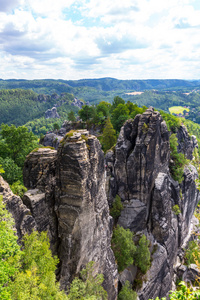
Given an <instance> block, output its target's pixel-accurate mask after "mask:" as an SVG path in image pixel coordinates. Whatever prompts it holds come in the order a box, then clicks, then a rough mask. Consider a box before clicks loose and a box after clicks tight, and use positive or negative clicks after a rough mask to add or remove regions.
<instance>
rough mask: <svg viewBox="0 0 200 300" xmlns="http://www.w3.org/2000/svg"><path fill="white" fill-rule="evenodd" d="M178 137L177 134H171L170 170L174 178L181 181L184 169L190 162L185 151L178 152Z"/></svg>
mask: <svg viewBox="0 0 200 300" xmlns="http://www.w3.org/2000/svg"><path fill="white" fill-rule="evenodd" d="M177 146H178V142H177V137H176V135H175V134H172V135H171V136H170V151H171V153H170V156H171V160H170V165H169V168H170V172H171V175H172V177H173V179H174V180H176V181H178V182H179V183H181V182H182V181H183V171H184V166H185V165H186V164H187V163H188V162H187V159H186V158H185V155H184V154H183V153H178V151H177Z"/></svg>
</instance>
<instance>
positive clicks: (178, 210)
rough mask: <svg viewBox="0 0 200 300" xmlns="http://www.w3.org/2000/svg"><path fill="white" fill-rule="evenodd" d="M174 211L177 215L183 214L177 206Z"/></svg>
mask: <svg viewBox="0 0 200 300" xmlns="http://www.w3.org/2000/svg"><path fill="white" fill-rule="evenodd" d="M172 211H173V212H174V213H175V215H179V214H180V213H181V210H180V208H179V206H178V205H177V204H176V205H174V206H173V207H172Z"/></svg>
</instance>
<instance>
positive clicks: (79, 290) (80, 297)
mask: <svg viewBox="0 0 200 300" xmlns="http://www.w3.org/2000/svg"><path fill="white" fill-rule="evenodd" d="M93 273H94V262H93V261H91V262H89V263H88V264H87V265H86V268H85V269H83V270H82V271H81V272H80V277H81V279H79V278H75V279H74V280H73V281H72V284H71V286H70V291H69V294H68V297H69V299H70V300H84V299H85V300H87V299H88V300H89V299H91V300H104V299H105V300H106V299H107V292H106V291H105V290H104V288H103V287H102V283H103V280H104V278H103V275H102V274H97V275H96V276H93Z"/></svg>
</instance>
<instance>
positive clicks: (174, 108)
mask: <svg viewBox="0 0 200 300" xmlns="http://www.w3.org/2000/svg"><path fill="white" fill-rule="evenodd" d="M184 110H186V111H189V108H185V107H183V106H172V107H170V108H169V111H170V113H171V114H182V113H183V111H184Z"/></svg>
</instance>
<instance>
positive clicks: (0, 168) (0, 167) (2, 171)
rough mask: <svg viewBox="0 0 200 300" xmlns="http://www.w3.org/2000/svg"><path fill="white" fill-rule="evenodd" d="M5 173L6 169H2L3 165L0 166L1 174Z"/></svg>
mask: <svg viewBox="0 0 200 300" xmlns="http://www.w3.org/2000/svg"><path fill="white" fill-rule="evenodd" d="M3 173H5V171H4V169H3V168H2V165H0V174H3Z"/></svg>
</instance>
